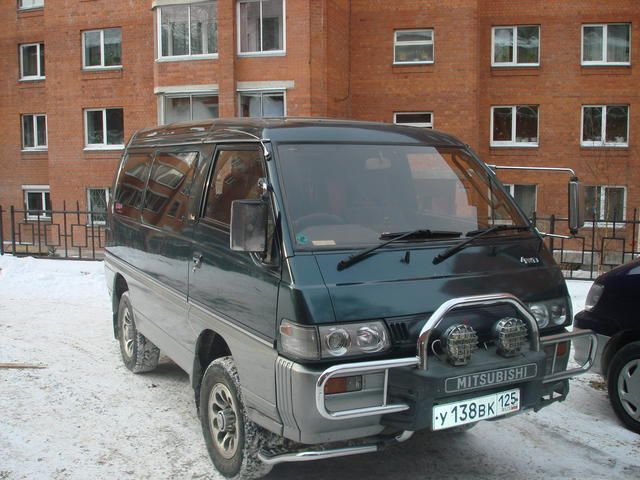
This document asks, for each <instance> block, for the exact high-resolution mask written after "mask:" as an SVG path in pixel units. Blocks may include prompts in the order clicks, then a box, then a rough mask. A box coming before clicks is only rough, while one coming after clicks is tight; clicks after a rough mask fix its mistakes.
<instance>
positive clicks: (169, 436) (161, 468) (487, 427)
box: [0, 256, 640, 480]
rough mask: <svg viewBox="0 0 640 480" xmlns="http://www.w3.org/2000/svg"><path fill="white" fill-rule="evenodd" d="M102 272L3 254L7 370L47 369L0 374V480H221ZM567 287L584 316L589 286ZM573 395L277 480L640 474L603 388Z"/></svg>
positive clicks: (174, 385) (0, 284)
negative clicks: (131, 365)
mask: <svg viewBox="0 0 640 480" xmlns="http://www.w3.org/2000/svg"><path fill="white" fill-rule="evenodd" d="M102 268H103V267H102V263H99V262H74V261H59V260H57V261H54V260H36V259H32V258H25V259H16V258H13V257H10V256H3V257H0V363H3V362H5V363H6V362H23V363H35V364H44V365H46V367H47V368H44V369H20V370H19V369H0V480H4V479H83V480H84V479H87V478H92V479H112V478H154V479H160V478H207V479H208V478H212V479H214V478H220V477H219V476H217V475H216V474H215V473H214V472H213V470H212V467H211V464H210V462H209V458H208V456H207V452H206V449H205V446H204V442H203V440H202V434H201V431H200V424H199V421H198V419H197V416H196V410H195V406H194V402H193V394H192V391H191V388H190V385H189V381H188V377H187V375H186V374H185V373H184V372H183V371H181V370H180V369H179V368H178V367H177V366H176V365H175V364H174V363H172V362H171V361H170V360H168V359H164V361H163V362H162V364H161V366H160V367H159V368H158V370H156V371H155V372H153V373H150V374H144V375H133V374H131V373H130V372H129V371H128V370H126V369H125V367H124V366H123V365H122V362H121V361H120V351H119V349H118V345H117V343H116V341H115V340H114V339H113V335H112V330H111V318H110V303H109V299H108V297H107V292H106V288H105V285H104V276H103V271H102ZM569 286H570V289H571V292H572V298H573V301H574V307H575V308H574V309H575V311H578V310H580V309H581V308H582V306H583V305H584V299H585V296H586V293H587V290H588V288H589V286H590V283H588V282H582V281H571V282H570V284H569ZM571 388H572V391H571V394H570V395H569V398H568V399H567V401H566V402H564V403H562V404H554V405H552V406H550V407H548V408H546V409H544V410H542V411H541V412H539V413H537V414H536V413H525V414H523V415H519V416H516V417H513V418H510V419H506V420H502V421H500V422H495V423H489V422H483V423H481V424H479V425H478V426H476V427H475V428H474V429H472V430H470V431H468V432H466V433H462V434H452V433H439V434H416V435H415V436H414V437H413V439H411V440H410V441H409V442H407V443H405V444H402V445H399V446H396V447H392V448H389V449H388V450H386V451H385V452H383V453H379V454H370V455H365V456H359V457H347V458H342V459H335V460H327V461H322V462H312V463H306V464H300V463H299V464H288V465H281V466H278V467H276V468H275V469H274V470H273V471H272V473H271V474H270V475H269V477H268V478H272V479H276V478H278V479H280V478H281V479H298V478H305V480H314V479H324V478H332V479H349V480H353V479H356V478H374V477H376V478H393V479H422V478H432V477H433V478H442V477H445V478H469V477H473V478H489V477H491V478H493V477H498V476H500V477H508V478H542V477H553V478H583V479H584V478H629V479H631V478H633V479H637V478H640V437H638V436H637V435H635V434H632V433H631V432H629V431H627V430H625V429H624V428H623V427H622V426H621V425H620V424H619V423H618V421H617V419H616V418H615V416H614V414H613V412H612V411H611V409H610V407H609V403H608V400H607V397H606V392H605V391H603V384H602V382H601V380H600V378H599V377H597V376H595V375H585V376H583V377H580V378H579V379H576V380H574V381H572V385H571Z"/></svg>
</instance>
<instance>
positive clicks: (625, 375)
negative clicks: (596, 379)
mask: <svg viewBox="0 0 640 480" xmlns="http://www.w3.org/2000/svg"><path fill="white" fill-rule="evenodd" d="M607 382H608V384H607V387H608V390H609V400H610V402H611V406H612V407H613V410H614V412H615V413H616V415H617V416H618V418H619V419H620V420H621V421H622V423H624V424H625V425H626V426H627V428H629V429H630V430H632V431H634V432H636V433H640V342H634V343H630V344H628V345H625V346H624V347H622V348H621V349H620V351H619V352H618V353H616V354H615V356H614V357H613V360H612V361H611V366H610V367H609V375H608V378H607Z"/></svg>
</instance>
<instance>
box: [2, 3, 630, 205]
mask: <svg viewBox="0 0 640 480" xmlns="http://www.w3.org/2000/svg"><path fill="white" fill-rule="evenodd" d="M44 2H45V5H44V8H40V9H34V10H27V11H20V10H19V9H18V8H17V5H16V4H17V2H16V1H9V0H4V1H2V2H0V18H3V19H4V20H5V21H4V22H3V23H4V24H3V28H2V29H1V30H0V124H1V125H2V126H3V128H2V129H1V130H0V167H1V171H2V174H1V175H0V205H2V206H4V207H5V208H6V206H7V205H11V204H13V205H16V206H22V205H23V201H24V199H23V191H22V186H23V185H49V186H50V190H51V199H52V202H53V207H54V208H61V207H62V203H63V202H64V201H66V202H75V201H76V200H78V201H79V202H80V204H81V206H82V207H83V208H84V207H85V206H86V189H87V188H92V187H96V188H103V187H109V186H110V185H111V182H112V178H113V173H114V171H115V168H116V165H117V163H118V160H119V158H120V155H121V154H122V150H104V151H87V150H86V149H85V145H84V144H85V142H84V131H85V127H84V116H83V110H84V109H86V108H107V107H118V108H122V109H123V111H124V135H125V138H128V137H129V136H130V135H131V134H132V133H133V132H134V131H136V130H137V129H139V128H143V127H149V126H153V125H156V124H157V123H158V121H159V120H160V109H159V106H160V102H159V99H160V97H159V95H158V94H157V93H156V92H157V91H158V90H162V91H165V90H166V89H171V88H180V87H181V86H187V85H191V86H197V85H207V86H215V87H216V89H217V90H216V92H215V93H217V95H218V101H219V112H220V115H221V116H223V117H228V116H235V115H236V114H237V113H238V88H239V86H240V85H259V84H264V85H269V84H278V85H280V84H282V85H285V84H286V85H287V86H286V94H285V95H286V114H287V115H290V116H309V115H312V116H323V117H338V118H352V119H362V120H375V121H383V122H392V121H393V115H394V113H395V112H417V111H426V112H433V122H434V126H435V128H437V129H441V130H444V131H447V132H450V133H453V134H454V135H456V136H458V137H460V138H461V139H462V140H464V141H465V142H467V143H468V144H469V145H471V147H472V148H474V149H475V150H476V151H477V152H478V153H479V154H480V156H481V157H482V158H483V159H484V160H485V161H486V162H487V163H492V164H508V165H523V164H524V165H534V166H545V165H546V166H569V167H572V168H574V169H575V170H576V172H577V173H578V175H579V176H580V177H581V179H583V180H584V181H585V182H586V183H588V184H594V185H595V184H598V185H601V184H604V185H620V186H625V187H626V188H627V203H626V206H627V212H630V211H631V210H632V209H633V208H635V207H639V206H640V168H638V166H639V165H640V152H639V150H638V147H637V145H638V139H639V138H640V127H639V125H640V123H639V120H640V102H639V100H640V98H639V95H640V93H639V92H640V88H639V87H640V70H639V69H638V64H639V63H640V4H639V3H638V2H637V1H636V0H604V1H595V0H567V1H563V2H556V1H544V2H540V1H536V0H522V1H519V2H513V1H509V0H439V1H423V0H395V1H388V0H286V3H285V5H286V19H285V25H286V52H285V53H284V54H277V55H262V56H241V55H238V54H237V50H238V47H237V38H238V32H237V18H236V17H237V11H238V10H237V3H236V0H218V1H217V44H218V56H217V58H207V59H198V60H194V59H190V60H184V61H183V60H180V61H164V60H156V57H157V48H158V46H157V28H156V13H155V10H154V8H153V6H154V5H153V2H152V0H144V1H141V0H139V1H131V0H110V1H108V0H82V1H75V0H44ZM611 22H624V23H629V24H631V62H630V63H631V65H630V66H616V67H607V66H605V67H602V66H599V67H585V66H582V65H581V62H580V59H581V42H582V39H581V34H582V33H581V32H582V25H583V24H585V23H611ZM504 25H539V26H540V38H541V40H540V64H539V66H536V67H526V68H523V67H513V68H505V67H492V66H491V55H492V52H491V30H492V27H495V26H504ZM109 27H120V28H121V29H122V68H121V69H113V70H103V71H85V70H83V69H82V32H83V31H84V30H90V29H101V28H109ZM414 28H421V29H424V28H431V29H433V31H434V62H433V63H432V64H424V65H394V62H393V53H394V40H393V38H394V31H395V30H401V29H414ZM41 41H43V42H44V43H45V47H46V50H45V51H46V55H45V59H46V60H45V61H46V79H45V80H40V81H29V82H25V81H19V71H20V66H19V45H20V44H21V43H33V42H41ZM260 82H262V83H260ZM274 82H275V83H274ZM527 104H531V105H537V106H538V109H539V131H538V135H539V145H538V146H537V147H534V148H506V147H491V146H490V134H491V130H490V129H491V120H490V115H491V107H492V106H497V105H527ZM587 104H624V105H629V123H630V129H629V130H630V133H629V142H628V143H629V145H628V147H624V148H617V147H616V148H613V147H612V148H602V147H599V148H595V147H591V148H586V147H582V146H581V145H580V129H581V108H582V105H587ZM29 113H46V115H47V122H48V149H47V150H46V151H42V152H23V151H21V126H20V115H21V114H29ZM500 177H501V178H502V179H503V180H504V181H506V182H509V183H525V184H528V183H531V184H537V185H538V191H537V211H538V212H539V213H541V214H550V213H552V212H553V213H559V214H563V213H564V209H565V208H566V196H565V193H564V191H565V188H566V187H565V184H566V178H564V177H562V176H559V175H549V174H544V175H540V174H535V175H534V174H531V173H518V174H514V173H500Z"/></svg>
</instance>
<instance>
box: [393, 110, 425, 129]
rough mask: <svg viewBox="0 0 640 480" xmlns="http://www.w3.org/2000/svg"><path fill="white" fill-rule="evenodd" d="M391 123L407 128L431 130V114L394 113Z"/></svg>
mask: <svg viewBox="0 0 640 480" xmlns="http://www.w3.org/2000/svg"><path fill="white" fill-rule="evenodd" d="M393 123H395V124H397V125H406V126H408V127H422V128H433V113H432V112H411V113H409V112H407V113H394V114H393Z"/></svg>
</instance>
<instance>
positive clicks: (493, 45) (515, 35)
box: [491, 25, 542, 67]
mask: <svg viewBox="0 0 640 480" xmlns="http://www.w3.org/2000/svg"><path fill="white" fill-rule="evenodd" d="M519 27H538V61H537V62H534V63H518V28H519ZM498 28H499V29H507V28H511V31H512V33H511V35H512V39H513V43H512V48H513V61H511V62H496V61H495V59H496V29H498ZM541 46H542V37H541V35H540V25H496V26H495V27H491V66H492V67H539V66H540V48H541Z"/></svg>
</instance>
